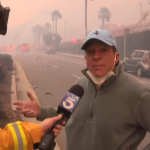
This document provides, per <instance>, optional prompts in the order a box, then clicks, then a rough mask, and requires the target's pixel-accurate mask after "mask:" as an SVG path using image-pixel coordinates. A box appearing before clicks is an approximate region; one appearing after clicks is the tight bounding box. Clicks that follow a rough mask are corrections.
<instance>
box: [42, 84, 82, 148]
mask: <svg viewBox="0 0 150 150" xmlns="http://www.w3.org/2000/svg"><path fill="white" fill-rule="evenodd" d="M83 94H84V89H83V88H82V87H81V86H80V85H74V86H72V87H71V88H70V89H69V91H68V92H67V94H66V95H65V97H64V98H63V99H62V101H61V102H60V104H59V106H58V109H57V112H58V113H59V114H62V119H61V120H59V121H58V122H56V123H55V124H54V125H53V127H52V129H51V130H50V131H49V132H48V133H46V134H45V135H44V137H43V139H42V141H41V143H40V145H39V150H53V149H54V147H55V145H56V143H55V136H54V133H53V129H54V128H55V127H56V125H58V124H62V122H63V120H64V119H65V118H67V119H69V118H70V116H71V114H72V113H73V111H74V110H75V108H76V106H77V104H78V102H79V100H80V99H81V98H82V96H83Z"/></svg>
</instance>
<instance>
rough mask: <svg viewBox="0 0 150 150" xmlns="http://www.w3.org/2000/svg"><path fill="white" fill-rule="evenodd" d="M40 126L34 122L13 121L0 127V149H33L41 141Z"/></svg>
mask: <svg viewBox="0 0 150 150" xmlns="http://www.w3.org/2000/svg"><path fill="white" fill-rule="evenodd" d="M42 136H43V133H42V130H41V127H40V126H39V125H38V124H35V123H29V122H19V121H18V122H14V123H10V124H7V125H6V126H5V128H4V129H3V130H2V129H0V150H33V145H34V144H37V143H39V142H40V141H41V138H42Z"/></svg>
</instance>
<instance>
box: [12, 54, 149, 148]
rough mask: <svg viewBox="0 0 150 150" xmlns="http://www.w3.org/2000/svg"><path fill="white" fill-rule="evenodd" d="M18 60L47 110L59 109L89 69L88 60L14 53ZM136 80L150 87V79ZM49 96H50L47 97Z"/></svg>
mask: <svg viewBox="0 0 150 150" xmlns="http://www.w3.org/2000/svg"><path fill="white" fill-rule="evenodd" d="M11 55H12V56H13V58H14V59H16V60H17V61H19V62H20V63H21V65H22V67H23V69H24V71H25V73H26V75H27V78H28V80H29V81H30V83H31V85H32V86H33V87H34V86H35V87H36V88H35V92H36V94H37V97H38V99H39V101H40V104H41V105H42V106H43V107H50V106H51V107H55V108H57V106H58V104H59V102H60V100H61V99H62V97H63V96H64V95H65V93H66V92H67V91H68V89H69V88H70V87H71V86H72V85H73V84H74V83H75V82H76V81H77V80H78V79H79V78H81V77H82V76H83V75H82V73H81V70H82V69H84V68H85V67H86V65H85V61H84V59H81V58H74V57H68V56H62V55H46V54H44V53H35V52H34V53H24V54H21V53H14V54H11ZM131 75H132V76H133V77H134V78H136V79H137V80H139V81H140V82H142V83H143V84H146V85H148V86H150V78H148V77H147V78H138V77H136V75H134V74H131ZM47 93H49V94H47ZM148 138H149V139H150V135H148V137H147V138H146V140H145V141H144V142H143V143H142V145H141V146H140V147H139V150H140V149H141V148H142V147H143V146H144V145H145V144H147V143H148ZM57 141H58V144H59V146H60V147H61V149H62V150H65V145H66V139H65V131H64V130H63V131H62V132H61V134H60V135H59V137H58V139H57Z"/></svg>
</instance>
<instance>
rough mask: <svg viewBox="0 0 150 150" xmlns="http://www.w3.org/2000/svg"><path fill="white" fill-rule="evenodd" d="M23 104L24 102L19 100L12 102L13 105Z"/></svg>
mask: <svg viewBox="0 0 150 150" xmlns="http://www.w3.org/2000/svg"><path fill="white" fill-rule="evenodd" d="M23 104H24V102H19V101H17V102H13V105H20V106H22V105H23Z"/></svg>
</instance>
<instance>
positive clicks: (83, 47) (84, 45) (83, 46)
mask: <svg viewBox="0 0 150 150" xmlns="http://www.w3.org/2000/svg"><path fill="white" fill-rule="evenodd" d="M91 40H99V41H102V42H104V43H105V44H107V45H109V46H114V45H113V44H112V43H109V42H108V41H106V40H104V39H99V38H90V39H88V40H87V41H86V42H85V43H84V44H83V45H82V47H81V50H85V47H86V45H87V44H88V43H89V42H90V41H91Z"/></svg>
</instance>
